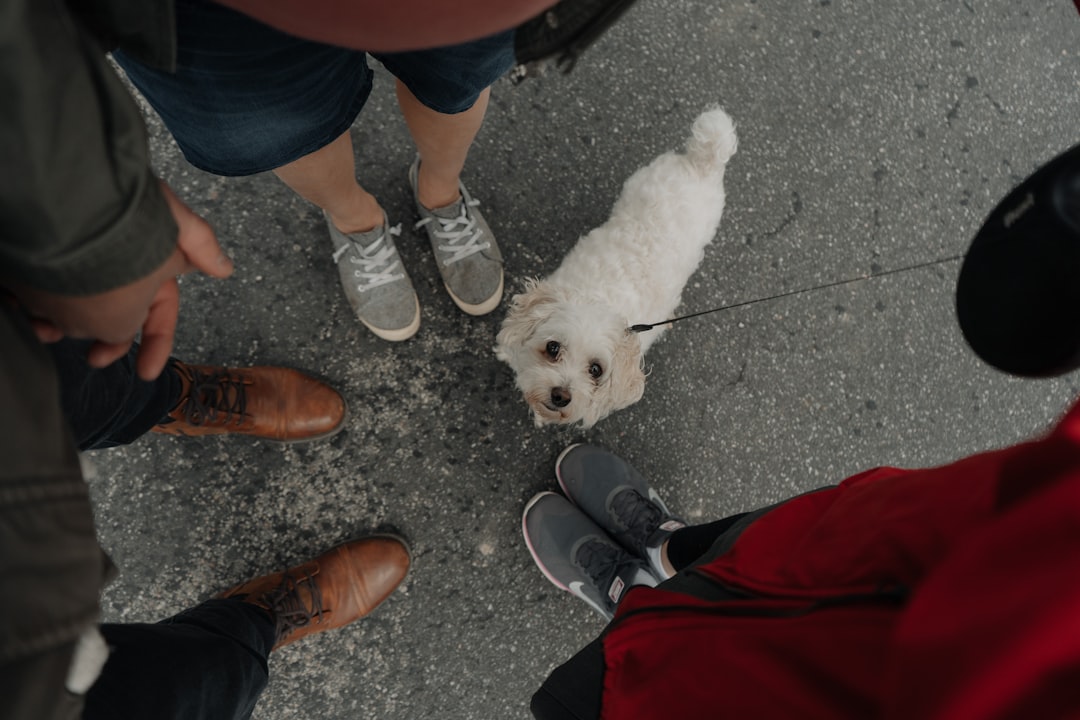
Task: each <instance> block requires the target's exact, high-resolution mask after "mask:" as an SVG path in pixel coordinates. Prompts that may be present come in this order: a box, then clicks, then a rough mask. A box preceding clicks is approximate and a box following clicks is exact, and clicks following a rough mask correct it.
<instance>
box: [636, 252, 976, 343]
mask: <svg viewBox="0 0 1080 720" xmlns="http://www.w3.org/2000/svg"><path fill="white" fill-rule="evenodd" d="M963 259H964V256H963V255H953V256H952V257H947V258H941V259H940V260H931V261H929V262H924V263H919V264H918V265H908V266H907V267H902V268H897V269H895V270H883V271H881V272H876V273H870V274H869V275H863V276H861V277H857V278H850V279H848V280H838V281H836V282H831V283H826V284H825V285H815V286H814V287H808V288H803V289H802V290H792V291H791V292H786V293H780V294H779V295H770V296H769V297H763V298H758V299H757V300H746V301H745V302H740V303H735V304H734V305H724V306H723V307H718V308H713V309H712V310H702V311H701V312H696V313H692V314H690V315H683V316H682V317H677V318H672V319H671V320H664V321H663V322H658V323H653V324H652V325H631V326H630V327H629V328H628V329H627V332H633V333H639V332H645V331H646V330H652V329H653V328H655V327H658V326H660V325H670V324H671V323H674V322H678V321H679V320H686V319H688V318H693V317H698V316H699V315H708V314H709V313H714V312H720V311H721V310H731V309H732V308H737V307H743V306H745V305H754V304H756V303H760V302H765V301H767V300H778V299H779V298H785V297H791V296H792V295H801V294H802V293H808V292H813V291H814V290H824V289H825V288H831V287H837V286H838V285H848V284H850V283H856V282H862V281H863V280H872V279H873V278H879V277H885V276H886V275H896V274H897V273H902V272H909V271H911V270H919V269H921V268H926V267H932V266H934V265H941V264H944V263H948V262H955V261H957V260H963Z"/></svg>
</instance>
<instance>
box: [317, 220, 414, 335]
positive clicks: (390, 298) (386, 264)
mask: <svg viewBox="0 0 1080 720" xmlns="http://www.w3.org/2000/svg"><path fill="white" fill-rule="evenodd" d="M324 216H325V213H324ZM326 225H327V227H329V228H330V239H331V240H332V241H333V243H334V262H335V263H337V266H338V274H339V275H340V276H341V284H342V286H343V287H344V289H345V297H347V298H348V299H349V304H350V305H352V309H353V312H355V313H356V317H358V318H359V319H360V322H362V323H364V325H366V326H367V328H368V329H369V330H371V332H373V333H375V334H376V335H378V336H379V337H381V338H382V339H383V340H390V341H394V342H396V341H399V340H407V339H409V338H411V337H412V336H413V335H415V334H416V331H417V330H419V329H420V301H419V300H418V299H417V297H416V291H414V290H413V286H412V281H410V280H409V276H408V275H407V274H406V273H405V268H404V267H403V266H402V264H401V258H400V257H399V256H398V252H397V248H396V247H394V240H393V236H394V235H400V234H401V225H396V226H394V227H390V224H389V222H388V221H387V220H386V215H383V224H382V225H380V226H379V227H376V228H374V229H372V230H369V231H367V232H362V233H349V234H345V233H343V232H341V231H340V230H338V229H337V228H336V227H334V223H333V222H331V221H330V217H329V216H326Z"/></svg>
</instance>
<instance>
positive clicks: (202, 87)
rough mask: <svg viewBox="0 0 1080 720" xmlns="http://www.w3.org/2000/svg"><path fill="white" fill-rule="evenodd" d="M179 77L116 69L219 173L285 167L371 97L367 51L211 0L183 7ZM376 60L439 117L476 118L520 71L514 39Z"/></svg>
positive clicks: (187, 0) (335, 132)
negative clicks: (479, 107) (496, 89)
mask: <svg viewBox="0 0 1080 720" xmlns="http://www.w3.org/2000/svg"><path fill="white" fill-rule="evenodd" d="M176 21H177V44H178V49H177V69H176V72H175V73H168V72H164V71H161V70H155V69H153V68H150V67H147V66H146V65H142V64H140V63H139V62H137V61H136V60H134V59H132V58H131V57H130V56H127V55H125V54H124V53H122V52H119V51H118V52H116V53H114V57H115V59H116V61H117V63H119V64H120V66H121V67H122V68H123V69H124V71H125V72H126V73H127V75H128V77H129V78H130V79H131V82H132V83H133V84H134V85H135V87H137V88H138V89H139V91H140V92H141V93H142V94H143V95H144V96H145V97H146V99H147V100H148V101H149V102H150V105H151V106H153V108H154V109H155V110H156V111H157V113H158V115H160V116H161V119H162V120H163V121H164V122H165V125H166V127H168V128H169V131H170V132H171V133H172V135H173V137H174V138H175V139H176V142H177V144H178V145H179V146H180V150H181V151H183V153H184V156H185V157H186V158H187V159H188V161H189V162H190V163H191V164H192V165H194V166H196V167H198V168H201V169H203V170H206V171H208V172H211V173H214V174H216V175H251V174H254V173H258V172H264V171H266V170H273V169H274V168H278V167H281V166H282V165H286V164H288V163H290V162H292V161H293V160H297V159H299V158H301V157H303V156H304V155H307V154H309V153H312V152H314V151H316V150H318V149H319V148H321V147H323V146H325V145H328V144H329V143H330V142H332V141H333V140H335V139H337V138H338V137H339V136H340V135H341V134H342V133H344V132H345V131H346V130H348V129H349V127H350V126H351V125H352V124H353V121H354V120H355V119H356V116H357V115H358V114H359V112H360V109H361V108H362V107H363V106H364V103H365V102H366V101H367V98H368V95H369V94H370V93H371V83H372V77H373V73H372V71H371V69H370V68H369V67H368V63H367V53H364V52H362V51H356V50H348V49H345V48H340V47H334V46H331V45H324V44H321V43H314V42H309V41H307V40H300V39H298V38H295V37H292V36H290V35H287V34H285V33H282V32H280V31H278V30H275V29H274V28H271V27H269V26H268V25H264V24H262V23H260V22H258V21H256V20H253V19H251V18H249V17H248V16H246V15H243V14H241V13H238V12H236V11H233V10H230V9H228V8H225V7H222V6H220V5H218V4H216V3H212V2H207V1H206V0H177V2H176ZM372 57H374V58H375V59H376V60H378V61H379V62H381V63H382V64H383V66H384V67H385V68H386V69H387V70H388V71H389V72H390V73H391V74H393V75H394V76H395V77H396V78H398V79H399V80H400V81H401V82H403V83H404V84H405V85H406V87H408V88H409V90H410V91H411V92H412V93H413V95H415V96H416V98H417V99H418V100H419V101H420V102H421V103H423V104H424V105H425V106H427V107H429V108H431V109H432V110H435V111H437V112H440V113H447V114H452V113H459V112H464V111H465V110H468V109H469V108H471V107H472V106H473V104H474V103H475V102H476V99H477V98H478V97H479V96H480V93H481V92H483V90H484V89H485V88H487V87H488V86H490V85H491V84H492V83H494V82H495V81H496V80H497V79H499V77H501V76H502V75H504V74H505V73H506V72H507V71H508V70H509V69H510V67H511V66H512V65H513V62H514V38H513V31H506V32H502V33H498V34H496V35H492V36H491V37H487V38H483V39H481V40H476V41H473V42H468V43H464V44H462V45H454V46H451V47H445V48H438V49H434V50H421V51H415V52H402V53H378V54H375V53H372Z"/></svg>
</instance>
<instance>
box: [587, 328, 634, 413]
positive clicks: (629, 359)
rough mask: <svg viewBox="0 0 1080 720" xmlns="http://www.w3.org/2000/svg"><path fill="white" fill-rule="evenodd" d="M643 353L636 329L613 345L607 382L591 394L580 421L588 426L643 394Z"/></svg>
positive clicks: (626, 333) (632, 402) (629, 403)
mask: <svg viewBox="0 0 1080 720" xmlns="http://www.w3.org/2000/svg"><path fill="white" fill-rule="evenodd" d="M644 363H645V356H644V355H642V353H641V341H640V340H639V339H638V336H637V333H633V332H629V331H627V332H625V334H624V335H623V336H622V337H620V338H619V341H618V343H616V345H615V353H614V354H613V355H612V356H611V367H610V368H609V369H608V372H609V375H608V379H607V384H606V386H605V387H604V388H603V390H602V391H601V392H599V393H597V394H596V395H594V396H593V402H592V403H591V404H590V406H589V412H588V417H586V418H585V419H584V422H583V423H582V424H583V426H584V427H585V428H590V427H592V426H593V425H594V424H596V423H597V422H599V421H601V420H603V419H604V418H606V417H607V416H608V415H610V414H611V413H613V412H615V411H616V410H621V409H623V408H624V407H629V406H630V405H633V404H634V403H636V402H637V401H638V400H640V399H641V396H642V395H644V394H645V371H644Z"/></svg>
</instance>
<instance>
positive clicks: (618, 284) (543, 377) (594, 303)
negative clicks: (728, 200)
mask: <svg viewBox="0 0 1080 720" xmlns="http://www.w3.org/2000/svg"><path fill="white" fill-rule="evenodd" d="M735 148H736V138H735V127H734V124H733V123H732V121H731V118H730V117H728V115H727V113H725V112H724V111H723V110H721V109H720V108H711V109H709V110H707V111H706V112H704V113H703V114H701V115H700V116H699V117H698V118H697V120H695V121H694V126H693V130H692V134H691V136H690V138H689V140H688V141H687V145H686V152H685V153H675V152H669V153H665V154H664V155H661V156H660V157H658V158H656V159H655V160H653V162H652V163H650V164H649V165H648V166H646V167H644V168H641V169H640V170H638V171H637V172H635V173H634V174H633V175H632V176H630V179H629V180H627V181H626V183H625V184H624V185H623V189H622V194H621V195H620V196H619V199H618V200H617V201H616V203H615V207H614V208H613V210H612V212H611V217H610V219H609V220H608V221H607V222H606V223H604V224H603V225H602V226H600V227H598V228H596V229H595V230H593V231H592V232H590V233H589V234H588V235H586V236H584V237H582V238H581V239H580V240H578V243H577V245H576V246H575V247H574V249H573V250H571V252H570V254H569V255H567V256H566V258H565V259H564V260H563V262H562V264H561V265H560V266H559V268H558V269H557V270H556V271H555V272H554V273H552V274H551V275H550V276H549V277H547V278H546V279H544V280H535V279H534V280H530V281H529V282H527V283H526V287H525V292H524V293H522V294H520V295H515V296H514V298H513V300H512V304H511V308H510V312H509V314H508V315H507V317H506V319H505V320H504V321H503V324H502V328H501V330H500V331H499V335H498V338H497V341H496V342H497V345H496V348H495V352H496V355H497V356H498V358H499V359H500V360H504V361H505V362H507V363H508V364H509V365H510V367H511V368H513V370H514V373H515V374H516V378H517V385H518V388H519V389H520V390H521V391H522V393H523V394H524V397H525V401H526V402H527V403H528V405H529V407H530V408H531V409H532V411H533V415H534V419H535V421H536V425H537V426H541V425H546V424H567V423H576V422H580V423H582V425H583V426H584V427H591V426H592V425H594V424H595V423H596V422H598V421H599V420H601V419H603V418H604V417H607V415H608V414H610V413H611V412H613V411H615V410H619V409H621V408H624V407H627V406H628V405H632V404H633V403H635V402H637V401H638V400H640V399H641V396H642V394H643V393H644V391H645V373H644V371H643V367H644V355H645V351H646V350H648V348H649V346H650V345H652V344H653V343H654V342H655V341H656V340H657V339H659V337H660V335H661V334H662V333H663V332H664V330H665V329H666V326H660V327H657V328H654V329H653V330H649V331H645V332H643V333H640V334H636V333H631V332H628V328H629V327H630V326H631V325H634V324H643V323H656V322H660V321H662V320H668V319H671V318H672V317H674V312H675V309H676V308H677V307H678V306H679V303H680V301H681V296H682V291H683V287H684V286H685V285H686V282H687V280H689V279H690V276H691V275H692V274H693V272H694V271H695V270H696V269H697V267H698V264H699V263H700V262H701V259H702V257H703V255H704V252H705V246H706V245H708V244H709V243H710V242H712V239H713V238H714V237H715V236H716V231H717V227H718V226H719V224H720V216H721V215H722V213H723V210H724V168H725V166H726V165H727V162H728V159H729V158H730V157H731V156H732V155H733V154H734V153H735ZM553 343H554V344H557V348H558V349H557V352H556V353H555V355H554V357H552V356H551V353H550V352H549V351H550V350H552V349H554V348H555V345H553ZM597 371H599V376H598V377H597V378H594V377H593V374H595V373H597ZM563 403H564V404H563Z"/></svg>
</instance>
